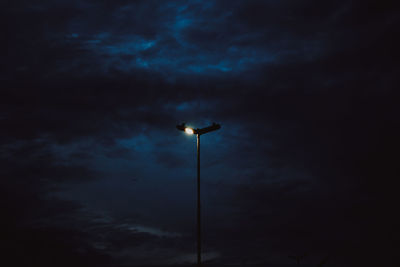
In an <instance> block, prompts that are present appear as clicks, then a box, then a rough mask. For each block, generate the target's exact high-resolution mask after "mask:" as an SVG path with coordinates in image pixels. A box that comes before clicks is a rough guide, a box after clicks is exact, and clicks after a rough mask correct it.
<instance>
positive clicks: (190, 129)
mask: <svg viewBox="0 0 400 267" xmlns="http://www.w3.org/2000/svg"><path fill="white" fill-rule="evenodd" d="M185 133H187V134H194V131H193V129H192V128H185Z"/></svg>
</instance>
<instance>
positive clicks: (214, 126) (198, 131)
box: [176, 123, 221, 267]
mask: <svg viewBox="0 0 400 267" xmlns="http://www.w3.org/2000/svg"><path fill="white" fill-rule="evenodd" d="M176 128H177V129H178V130H181V131H184V132H185V133H187V134H195V135H196V137H197V266H198V267H201V214H200V135H202V134H205V133H209V132H212V131H215V130H218V129H219V128H221V125H219V124H216V123H213V124H212V125H211V126H208V127H205V128H202V129H193V128H191V127H186V126H185V123H182V124H181V125H177V126H176Z"/></svg>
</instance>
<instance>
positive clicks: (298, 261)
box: [289, 253, 308, 265]
mask: <svg viewBox="0 0 400 267" xmlns="http://www.w3.org/2000/svg"><path fill="white" fill-rule="evenodd" d="M307 255H308V254H307V253H304V254H303V255H299V256H289V258H290V259H292V260H295V261H296V263H297V265H299V264H300V261H301V260H302V259H303V258H305V257H306V256H307Z"/></svg>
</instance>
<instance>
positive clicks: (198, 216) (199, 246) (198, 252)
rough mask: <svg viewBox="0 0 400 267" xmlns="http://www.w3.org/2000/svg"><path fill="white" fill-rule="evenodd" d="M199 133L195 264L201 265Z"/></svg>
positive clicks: (198, 139)
mask: <svg viewBox="0 0 400 267" xmlns="http://www.w3.org/2000/svg"><path fill="white" fill-rule="evenodd" d="M200 218H201V217H200V134H197V266H198V267H201V224H200V222H201V220H200Z"/></svg>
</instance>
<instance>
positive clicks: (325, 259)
mask: <svg viewBox="0 0 400 267" xmlns="http://www.w3.org/2000/svg"><path fill="white" fill-rule="evenodd" d="M328 259H329V256H326V257H325V258H323V259H322V261H321V262H320V263H319V264H318V265H317V266H318V267H323V266H324V265H325V264H326V262H327V261H328Z"/></svg>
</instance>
